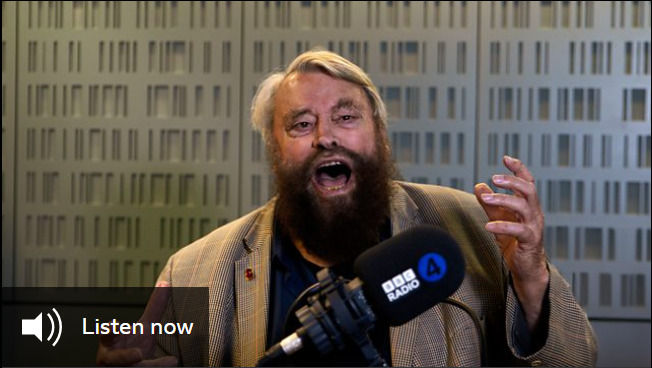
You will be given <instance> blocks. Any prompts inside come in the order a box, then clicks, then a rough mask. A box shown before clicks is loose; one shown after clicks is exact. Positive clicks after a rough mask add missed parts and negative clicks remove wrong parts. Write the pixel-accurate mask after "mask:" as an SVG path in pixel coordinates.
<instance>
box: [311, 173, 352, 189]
mask: <svg viewBox="0 0 652 368" xmlns="http://www.w3.org/2000/svg"><path fill="white" fill-rule="evenodd" d="M346 181H347V179H346V175H344V174H340V175H337V176H335V177H332V176H330V175H328V174H326V173H321V174H319V175H318V176H317V182H318V183H319V184H320V185H322V186H324V187H326V188H332V187H339V186H343V185H345V184H346Z"/></svg>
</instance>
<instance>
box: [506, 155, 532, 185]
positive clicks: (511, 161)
mask: <svg viewBox="0 0 652 368" xmlns="http://www.w3.org/2000/svg"><path fill="white" fill-rule="evenodd" d="M503 164H504V165H505V167H507V168H508V169H509V171H511V172H513V173H514V175H515V176H516V177H517V178H521V179H523V180H525V181H528V182H530V183H534V176H533V175H532V173H531V172H530V170H529V169H528V168H527V166H525V164H523V162H521V160H519V159H517V158H514V157H511V156H507V155H505V156H503Z"/></svg>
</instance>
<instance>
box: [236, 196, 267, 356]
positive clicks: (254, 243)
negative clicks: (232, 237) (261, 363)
mask: <svg viewBox="0 0 652 368" xmlns="http://www.w3.org/2000/svg"><path fill="white" fill-rule="evenodd" d="M274 204H275V201H271V202H270V203H269V204H268V205H267V206H266V207H267V208H266V209H265V210H264V211H263V213H262V214H261V218H260V219H259V221H257V223H256V226H254V227H252V229H251V230H250V231H249V232H248V233H247V235H246V236H245V237H244V238H243V239H242V246H243V247H244V248H245V250H246V253H245V255H244V256H243V257H242V258H241V259H239V260H237V261H236V262H235V265H234V272H235V296H236V298H235V310H236V321H235V322H236V323H235V331H236V333H235V341H234V351H233V365H234V366H245V367H254V366H256V363H257V362H258V360H259V359H260V358H261V357H262V356H263V354H264V353H265V348H266V342H267V318H268V311H269V288H270V282H269V277H270V276H269V273H270V253H271V241H272V229H273V218H274V216H273V214H274V207H275V206H274Z"/></svg>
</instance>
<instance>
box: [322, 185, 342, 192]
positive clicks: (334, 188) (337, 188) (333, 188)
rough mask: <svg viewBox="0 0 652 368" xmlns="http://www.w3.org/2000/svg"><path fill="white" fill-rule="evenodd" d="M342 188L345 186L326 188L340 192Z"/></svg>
mask: <svg viewBox="0 0 652 368" xmlns="http://www.w3.org/2000/svg"><path fill="white" fill-rule="evenodd" d="M342 188H344V185H338V186H335V187H326V190H330V191H334V190H339V189H342Z"/></svg>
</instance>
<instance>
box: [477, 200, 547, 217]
mask: <svg viewBox="0 0 652 368" xmlns="http://www.w3.org/2000/svg"><path fill="white" fill-rule="evenodd" d="M481 198H482V201H484V203H485V205H486V206H488V207H492V206H494V207H496V208H503V209H507V210H510V211H511V212H513V213H515V214H517V215H518V216H519V217H520V219H521V220H522V221H524V222H529V221H531V220H532V219H534V218H535V216H536V213H535V212H534V211H533V210H532V208H531V207H530V206H528V202H527V201H526V200H525V199H524V198H522V197H516V196H513V195H507V194H498V193H494V194H482V196H481ZM501 220H507V219H505V218H503V219H501Z"/></svg>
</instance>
